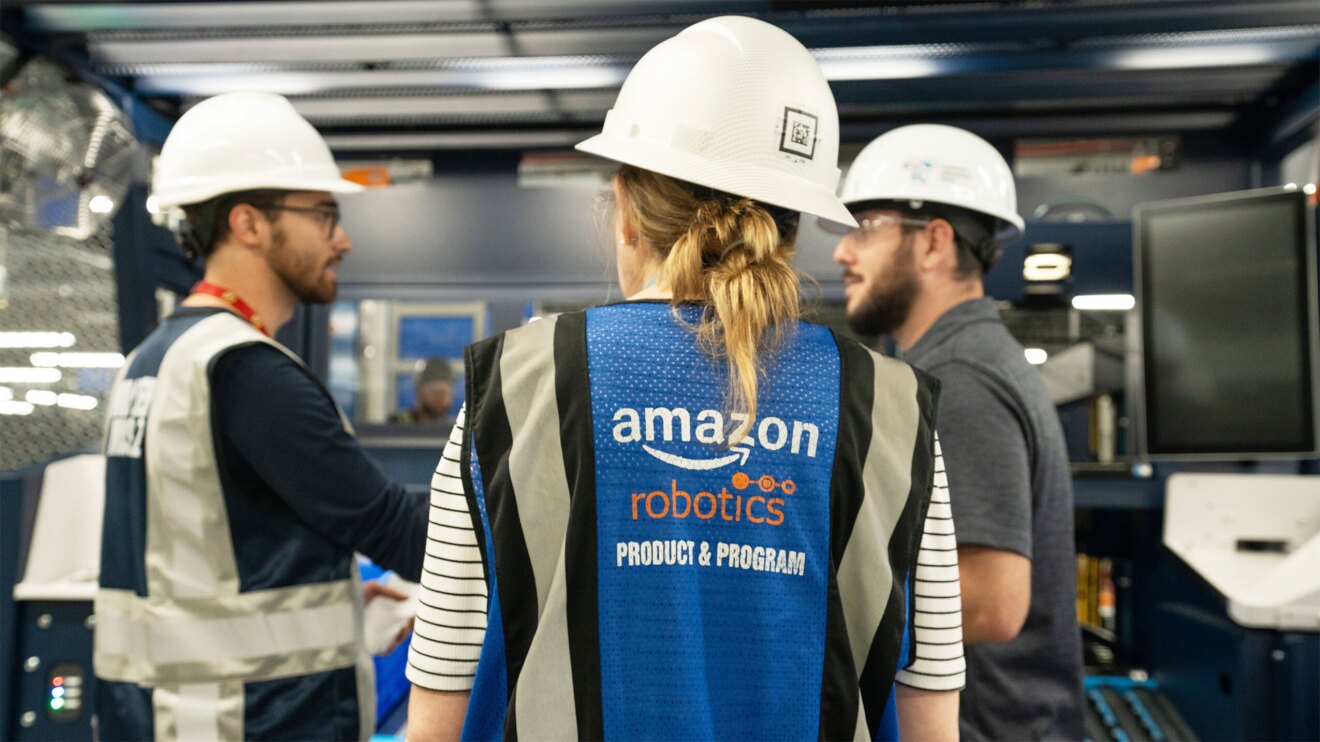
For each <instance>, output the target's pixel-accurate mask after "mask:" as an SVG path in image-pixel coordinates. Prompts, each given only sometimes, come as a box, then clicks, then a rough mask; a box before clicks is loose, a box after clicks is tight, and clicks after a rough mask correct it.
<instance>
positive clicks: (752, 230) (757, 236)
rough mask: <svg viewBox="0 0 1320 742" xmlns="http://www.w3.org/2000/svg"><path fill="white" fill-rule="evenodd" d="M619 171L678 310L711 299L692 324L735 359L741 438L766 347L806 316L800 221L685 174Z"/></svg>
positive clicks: (732, 398) (639, 229) (703, 341)
mask: <svg viewBox="0 0 1320 742" xmlns="http://www.w3.org/2000/svg"><path fill="white" fill-rule="evenodd" d="M615 177H616V178H617V179H618V182H619V185H620V189H619V190H620V191H621V192H622V194H623V198H622V199H621V203H619V204H618V208H619V209H620V210H621V211H622V212H623V215H624V216H626V218H627V219H628V222H629V223H630V224H631V225H632V226H633V229H635V230H636V233H637V237H638V238H639V239H640V240H641V241H642V242H643V243H644V244H647V245H650V246H651V247H653V248H654V249H655V250H657V251H658V252H659V253H660V254H661V255H662V256H663V257H664V276H665V277H666V278H667V279H668V281H669V286H670V289H671V291H672V292H673V299H672V300H671V303H672V304H673V306H674V310H675V313H677V311H678V307H679V306H680V305H681V304H683V303H685V302H699V303H701V304H705V305H706V307H707V310H706V311H705V312H703V313H702V316H701V320H700V322H699V323H698V324H696V325H695V326H693V329H694V330H695V332H696V335H697V343H698V345H699V347H700V348H701V349H702V350H703V351H704V352H706V353H707V354H708V355H710V356H712V357H714V358H724V359H727V360H728V369H729V375H728V387H727V390H726V395H725V397H726V404H727V405H728V408H729V410H730V411H742V410H746V412H747V420H746V422H745V423H743V425H742V426H740V427H739V428H738V429H737V430H735V431H733V433H732V435H731V436H730V437H729V445H733V444H735V443H736V442H738V441H741V440H742V437H743V436H744V435H745V434H746V433H747V432H748V430H750V428H751V426H752V423H753V421H754V420H755V419H756V401H757V387H758V385H759V382H760V378H761V376H762V375H763V374H764V355H765V354H766V353H767V352H770V351H772V350H773V349H775V348H776V347H777V346H779V345H780V344H781V343H782V342H783V341H784V339H785V338H786V336H787V334H788V333H791V332H792V331H793V329H794V328H796V326H797V319H798V316H799V313H800V311H801V304H800V301H799V296H798V293H799V287H798V275H797V272H796V271H795V270H794V269H793V266H792V262H793V254H794V251H795V249H796V248H795V245H796V241H797V227H796V224H795V223H794V224H793V226H791V227H789V228H787V229H786V233H785V234H781V233H780V229H779V226H778V225H777V224H776V223H775V219H774V218H773V217H772V216H771V215H770V213H769V212H768V211H766V209H765V208H763V207H761V206H759V205H758V204H757V203H756V202H754V201H752V200H751V199H747V198H739V197H737V196H729V195H727V194H719V193H715V194H713V195H712V196H711V197H709V198H699V197H698V196H697V195H695V194H694V192H693V190H694V189H693V186H692V185H690V184H688V183H686V182H684V181H681V180H677V179H675V178H671V177H669V176H667V175H660V174H659V173H655V172H651V171H649V170H643V169H641V168H637V167H633V166H631V165H624V166H622V167H621V168H619V171H618V173H617V175H616V176H615Z"/></svg>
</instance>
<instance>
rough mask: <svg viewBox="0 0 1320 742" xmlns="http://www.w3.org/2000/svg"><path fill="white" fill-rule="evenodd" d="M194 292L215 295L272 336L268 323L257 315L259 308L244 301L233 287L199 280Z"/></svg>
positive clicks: (263, 332) (264, 332)
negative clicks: (254, 307)
mask: <svg viewBox="0 0 1320 742" xmlns="http://www.w3.org/2000/svg"><path fill="white" fill-rule="evenodd" d="M192 293H194V294H206V295H207V296H214V297H215V298H217V299H219V300H220V301H223V302H224V303H226V304H228V305H229V306H231V307H233V308H234V311H236V312H238V313H239V314H240V315H242V316H243V319H245V320H247V321H248V322H251V323H252V326H253V327H255V328H257V329H258V330H261V334H263V335H265V336H266V337H270V332H269V331H268V330H267V329H266V323H265V322H262V321H261V317H259V316H257V310H255V309H253V308H252V305H251V304H248V303H247V302H245V301H243V299H242V298H241V297H240V296H239V295H238V294H236V293H234V292H233V291H232V290H231V289H227V288H225V287H224V286H217V285H215V284H213V283H211V282H209V281H205V280H202V281H198V282H197V285H196V286H193V287H192Z"/></svg>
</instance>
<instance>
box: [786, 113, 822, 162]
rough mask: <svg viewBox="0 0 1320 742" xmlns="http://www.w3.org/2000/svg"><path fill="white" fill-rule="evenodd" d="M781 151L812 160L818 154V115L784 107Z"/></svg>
mask: <svg viewBox="0 0 1320 742" xmlns="http://www.w3.org/2000/svg"><path fill="white" fill-rule="evenodd" d="M779 151H780V152H787V153H788V154H790V155H797V156H799V157H805V158H807V159H808V160H810V159H812V158H813V157H814V156H815V154H816V115H815V114H812V113H807V112H806V111H803V110H801V109H798V108H790V107H788V106H784V120H783V122H782V124H781V126H780V132H779Z"/></svg>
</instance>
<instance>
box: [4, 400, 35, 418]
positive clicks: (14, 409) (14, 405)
mask: <svg viewBox="0 0 1320 742" xmlns="http://www.w3.org/2000/svg"><path fill="white" fill-rule="evenodd" d="M32 409H33V408H32V405H31V404H30V403H28V402H15V401H12V400H5V401H0V415H31V414H32Z"/></svg>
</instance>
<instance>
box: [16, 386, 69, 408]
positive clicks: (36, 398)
mask: <svg viewBox="0 0 1320 742" xmlns="http://www.w3.org/2000/svg"><path fill="white" fill-rule="evenodd" d="M23 399H24V400H26V401H27V402H29V403H31V404H39V405H41V406H42V407H53V406H54V405H55V403H56V402H58V401H59V399H60V395H58V394H56V393H55V392H52V391H51V390H49V389H33V390H31V391H29V392H28V393H27V394H24V395H23Z"/></svg>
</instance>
